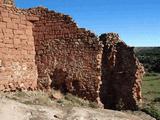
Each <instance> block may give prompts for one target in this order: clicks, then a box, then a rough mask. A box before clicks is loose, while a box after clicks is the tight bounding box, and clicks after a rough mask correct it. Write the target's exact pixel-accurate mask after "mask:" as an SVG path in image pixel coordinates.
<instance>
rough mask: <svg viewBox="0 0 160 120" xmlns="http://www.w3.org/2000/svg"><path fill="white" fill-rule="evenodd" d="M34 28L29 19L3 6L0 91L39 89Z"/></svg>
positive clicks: (0, 17) (0, 29)
mask: <svg viewBox="0 0 160 120" xmlns="http://www.w3.org/2000/svg"><path fill="white" fill-rule="evenodd" d="M32 26H33V24H32V23H31V22H30V21H29V20H27V16H25V15H23V14H18V13H17V12H15V11H12V10H11V9H9V8H8V7H5V6H3V7H2V6H1V7H0V90H3V91H10V90H11V91H15V90H16V89H32V90H33V89H36V87H37V67H36V65H35V46H34V37H33V35H32Z"/></svg>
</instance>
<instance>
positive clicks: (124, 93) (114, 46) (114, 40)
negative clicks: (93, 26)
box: [100, 33, 144, 109]
mask: <svg viewBox="0 0 160 120" xmlns="http://www.w3.org/2000/svg"><path fill="white" fill-rule="evenodd" d="M100 41H102V42H103V44H104V49H103V57H102V83H103V84H102V86H101V93H100V96H101V101H102V103H103V104H104V107H105V108H111V109H137V106H138V105H137V106H136V105H135V104H138V103H140V102H141V101H142V96H141V83H142V77H143V74H144V68H143V66H142V64H140V63H139V61H138V59H137V58H136V57H135V54H134V52H133V47H129V46H127V45H126V44H125V43H124V42H123V41H122V40H121V39H120V38H119V35H118V34H116V33H109V34H102V35H101V36H100Z"/></svg>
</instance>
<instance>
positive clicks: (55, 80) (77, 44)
mask: <svg viewBox="0 0 160 120" xmlns="http://www.w3.org/2000/svg"><path fill="white" fill-rule="evenodd" d="M27 12H28V13H31V14H35V15H37V16H38V17H39V21H37V22H35V23H34V29H33V33H34V40H35V48H36V64H37V66H38V87H39V88H40V89H42V90H44V89H50V88H54V89H60V90H61V91H62V92H64V93H66V92H70V93H72V94H74V95H78V96H80V97H82V98H84V99H88V100H91V101H99V87H100V80H101V56H102V46H101V44H100V43H99V41H98V39H97V37H96V36H95V35H94V34H93V33H91V32H89V31H86V30H85V29H80V28H78V27H77V25H76V24H75V23H74V22H73V21H72V19H71V17H70V16H68V15H63V14H60V13H56V12H54V11H49V10H48V9H46V8H42V7H38V8H35V9H34V8H33V9H29V10H28V11H27Z"/></svg>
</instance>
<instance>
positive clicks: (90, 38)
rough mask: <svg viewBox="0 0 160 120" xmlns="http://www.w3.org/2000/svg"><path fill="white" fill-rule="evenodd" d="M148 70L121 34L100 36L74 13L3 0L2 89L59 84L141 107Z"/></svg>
mask: <svg viewBox="0 0 160 120" xmlns="http://www.w3.org/2000/svg"><path fill="white" fill-rule="evenodd" d="M143 74H144V70H143V66H142V65H141V64H140V63H139V61H138V60H137V58H136V57H135V55H134V52H133V48H131V47H129V46H127V45H126V44H125V43H124V42H123V41H121V40H120V39H119V36H118V35H117V34H115V33H109V34H103V35H101V36H100V38H98V37H97V36H96V35H95V34H94V33H91V32H90V31H87V30H85V29H82V28H78V27H77V25H76V23H75V22H73V20H72V18H71V17H70V16H68V15H64V14H61V13H57V12H55V11H49V10H48V9H47V8H43V7H37V8H31V9H17V8H15V7H14V6H12V5H10V6H8V5H7V6H6V5H3V4H2V2H1V4H0V91H15V90H23V89H27V90H35V89H40V90H44V91H48V90H51V89H59V90H60V91H61V92H62V93H67V92H69V93H72V94H74V95H77V96H79V97H81V98H83V99H87V100H90V101H93V102H98V103H103V105H104V107H105V108H111V109H117V108H120V109H136V108H137V107H138V104H139V103H140V102H141V100H142V97H141V79H142V76H143Z"/></svg>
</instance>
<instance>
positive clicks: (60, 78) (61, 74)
mask: <svg viewBox="0 0 160 120" xmlns="http://www.w3.org/2000/svg"><path fill="white" fill-rule="evenodd" d="M67 76H68V73H67V72H66V71H64V70H62V69H55V71H53V72H51V74H50V79H51V88H53V89H56V90H60V91H61V92H62V93H64V94H65V93H67V92H68V90H67V83H66V79H67Z"/></svg>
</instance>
